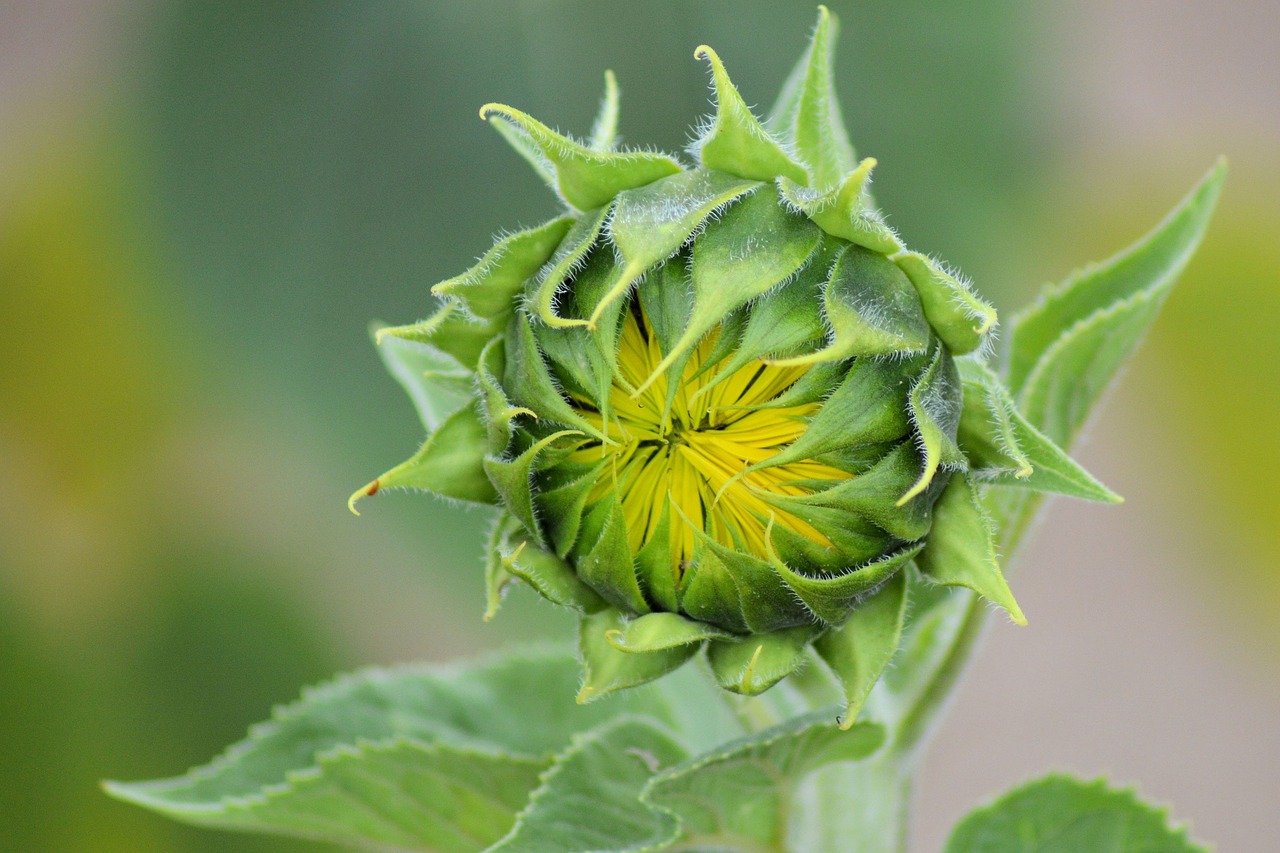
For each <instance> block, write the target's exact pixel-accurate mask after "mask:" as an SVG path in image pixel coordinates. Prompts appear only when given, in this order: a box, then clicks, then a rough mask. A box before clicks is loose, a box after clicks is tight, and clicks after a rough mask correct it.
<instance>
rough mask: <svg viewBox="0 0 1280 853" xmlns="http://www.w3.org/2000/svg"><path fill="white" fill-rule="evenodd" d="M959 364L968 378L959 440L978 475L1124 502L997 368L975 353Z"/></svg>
mask: <svg viewBox="0 0 1280 853" xmlns="http://www.w3.org/2000/svg"><path fill="white" fill-rule="evenodd" d="M956 364H957V366H958V367H959V368H960V374H961V377H962V379H963V382H964V412H963V414H961V416H960V428H959V436H958V441H959V444H960V446H961V449H962V450H963V451H964V453H965V455H966V456H967V457H968V459H969V464H970V466H971V467H972V470H971V475H972V476H973V477H974V479H976V480H979V481H980V482H982V483H985V484H987V485H996V486H1017V487H1020V488H1024V489H1031V490H1033V491H1038V492H1052V493H1054V494H1059V495H1067V496H1069V497H1073V498H1081V499H1083V500H1089V501H1102V502H1104V503H1120V502H1121V498H1120V496H1119V495H1117V494H1116V493H1115V492H1113V491H1111V490H1110V489H1108V488H1107V487H1106V486H1104V485H1103V484H1102V483H1100V482H1098V480H1097V479H1096V478H1095V477H1094V476H1093V475H1092V474H1090V473H1089V472H1088V471H1086V470H1085V469H1084V468H1083V467H1081V465H1080V464H1079V463H1078V462H1076V461H1075V460H1074V459H1072V458H1071V457H1070V456H1068V455H1067V453H1066V451H1064V450H1063V449H1062V448H1061V447H1059V446H1058V445H1056V444H1054V443H1053V441H1051V440H1050V439H1049V437H1048V436H1046V435H1045V434H1044V433H1042V432H1040V431H1039V430H1038V429H1036V428H1035V427H1034V426H1032V425H1031V424H1030V423H1029V422H1028V421H1027V419H1026V418H1025V417H1023V415H1022V413H1021V412H1019V411H1018V409H1017V407H1016V406H1015V405H1014V402H1013V400H1012V398H1010V396H1009V392H1008V390H1007V389H1006V388H1005V386H1004V383H1003V382H1001V381H1000V379H999V377H997V376H996V375H995V373H993V372H992V371H991V370H990V369H989V368H987V367H986V366H985V365H983V364H981V363H980V362H977V361H974V360H972V359H960V360H959V361H957V362H956Z"/></svg>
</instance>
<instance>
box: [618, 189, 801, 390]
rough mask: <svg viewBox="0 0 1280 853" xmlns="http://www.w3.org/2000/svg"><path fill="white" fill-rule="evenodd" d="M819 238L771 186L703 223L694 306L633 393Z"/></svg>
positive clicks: (785, 274) (775, 281)
mask: <svg viewBox="0 0 1280 853" xmlns="http://www.w3.org/2000/svg"><path fill="white" fill-rule="evenodd" d="M818 241H819V232H818V229H817V228H816V227H815V226H814V225H813V223H811V222H809V221H808V220H806V219H804V217H801V216H796V215H795V214H793V213H791V212H789V211H788V210H786V209H785V208H784V207H783V206H782V205H780V204H779V203H778V196H777V193H776V192H775V191H774V189H773V188H772V187H761V188H760V189H759V190H757V191H756V192H754V193H752V194H751V195H750V196H748V197H747V198H745V199H743V200H742V201H740V202H738V203H737V204H735V205H734V206H733V207H731V208H729V209H728V210H727V211H726V212H725V213H724V215H723V216H721V217H720V218H719V220H718V221H716V222H712V223H710V224H709V225H707V227H706V229H705V230H704V231H703V232H702V233H701V234H699V235H698V236H697V237H696V238H694V241H693V273H692V279H693V310H692V312H691V314H690V316H689V318H688V321H687V323H686V325H685V328H684V331H683V333H682V334H681V335H680V338H679V340H677V341H676V343H675V345H674V346H672V347H671V349H669V350H667V351H666V356H665V357H664V358H663V359H662V361H661V363H659V365H658V366H657V367H655V368H654V369H653V372H652V374H651V375H650V376H649V377H648V378H647V379H646V380H645V381H644V382H643V383H642V384H641V385H640V386H639V387H638V388H637V389H636V390H637V393H639V392H640V391H643V390H644V389H645V388H647V387H648V386H649V384H650V383H652V382H653V381H654V380H656V379H657V378H658V377H659V376H661V375H662V374H663V373H664V372H665V371H666V370H667V369H668V368H669V367H670V366H671V365H672V364H675V363H676V362H678V361H680V360H681V359H683V358H684V357H686V356H687V355H688V354H689V353H690V352H691V351H692V350H693V348H694V347H695V346H697V344H698V342H699V341H700V340H702V339H703V338H704V337H705V336H706V335H707V333H708V332H710V331H711V330H712V329H713V328H715V327H716V326H717V325H718V324H719V323H721V322H722V321H724V320H725V318H727V317H728V316H729V315H730V314H731V313H732V312H733V311H735V310H737V309H739V308H741V307H742V306H744V305H746V304H748V303H749V302H751V301H752V300H754V299H756V298H758V297H760V296H762V295H763V294H765V293H767V292H768V291H770V290H773V289H774V288H775V287H777V286H778V285H779V284H781V283H782V282H784V281H786V280H787V279H789V278H791V277H792V276H793V275H795V274H796V273H797V272H799V271H800V269H801V268H803V267H804V266H805V264H807V263H808V262H809V261H810V259H811V258H812V257H813V254H814V251H815V250H816V249H817V248H818Z"/></svg>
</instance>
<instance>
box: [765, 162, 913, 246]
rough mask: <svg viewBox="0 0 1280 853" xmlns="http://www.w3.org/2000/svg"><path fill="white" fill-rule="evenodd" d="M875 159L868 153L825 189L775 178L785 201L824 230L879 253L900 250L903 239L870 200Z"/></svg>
mask: <svg viewBox="0 0 1280 853" xmlns="http://www.w3.org/2000/svg"><path fill="white" fill-rule="evenodd" d="M875 167H876V161H875V159H874V158H872V157H868V158H867V159H865V160H863V161H862V162H861V163H859V164H858V167H857V168H856V169H854V170H853V171H852V172H850V173H849V174H847V175H845V177H844V180H842V181H840V183H839V184H838V185H836V186H833V187H831V188H830V189H827V190H825V191H824V190H821V189H812V188H810V187H805V186H801V185H800V184H797V183H796V182H795V181H792V180H790V179H788V178H779V179H778V189H779V190H781V192H782V197H783V198H784V199H786V201H787V204H789V205H790V206H791V207H793V208H795V209H796V211H798V212H800V213H803V214H804V215H806V216H808V217H809V218H810V219H812V220H813V221H814V222H815V223H817V224H818V226H820V227H821V228H822V230H823V231H825V232H827V233H828V234H830V235H832V236H833V237H839V238H841V239H842V240H848V241H849V242H850V243H853V244H855V245H858V246H862V247H864V248H867V249H870V250H871V251H873V252H877V253H879V254H882V255H892V254H894V253H895V252H898V251H901V249H902V241H901V240H900V239H898V235H897V234H896V233H895V232H894V230H893V229H892V228H890V227H889V224H888V223H887V222H885V221H884V216H883V215H882V214H881V213H880V210H879V208H877V207H876V206H875V203H874V202H873V201H872V200H871V190H870V186H871V170H872V169H874V168H875Z"/></svg>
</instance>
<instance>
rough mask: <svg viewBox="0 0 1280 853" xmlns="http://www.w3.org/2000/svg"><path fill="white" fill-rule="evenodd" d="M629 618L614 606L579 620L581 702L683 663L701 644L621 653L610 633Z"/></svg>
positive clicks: (632, 684) (579, 694)
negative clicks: (611, 640)
mask: <svg viewBox="0 0 1280 853" xmlns="http://www.w3.org/2000/svg"><path fill="white" fill-rule="evenodd" d="M626 623H627V619H626V617H625V616H624V615H623V613H622V612H621V611H619V610H616V609H614V608H606V609H604V610H601V611H599V612H598V613H590V614H587V615H585V616H583V617H582V619H581V620H580V621H579V623H578V652H579V654H580V655H581V657H582V669H583V682H582V689H581V690H579V691H578V704H586V703H587V702H592V701H594V700H596V699H599V698H600V697H601V696H604V695H606V694H609V693H612V692H614V691H615V690H625V689H626V688H628V687H638V686H639V685H641V684H646V683H648V682H650V681H653V680H654V679H655V678H661V677H662V676H664V675H666V674H667V673H669V672H671V671H673V670H675V669H678V668H679V667H681V666H683V665H684V663H685V662H686V661H688V660H689V658H691V657H693V656H694V654H695V653H696V652H697V651H698V645H697V644H692V645H683V646H673V647H672V648H669V649H661V650H659V651H652V652H620V651H618V650H617V649H615V648H614V647H613V645H612V644H610V643H609V640H608V637H607V636H606V635H607V634H608V633H609V632H611V631H621V630H623V629H624V628H625V627H626Z"/></svg>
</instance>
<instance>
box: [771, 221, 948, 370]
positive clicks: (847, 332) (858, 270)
mask: <svg viewBox="0 0 1280 853" xmlns="http://www.w3.org/2000/svg"><path fill="white" fill-rule="evenodd" d="M823 308H824V313H825V315H826V320H827V325H828V326H830V328H831V339H830V343H828V344H827V345H826V346H825V347H823V348H822V349H820V350H818V351H817V352H812V353H806V354H804V355H797V356H791V357H789V358H780V359H777V361H776V363H777V364H780V365H802V364H814V363H815V362H822V361H839V360H841V359H846V358H854V357H857V356H887V355H894V356H900V355H906V354H912V353H918V352H922V351H924V350H925V349H927V348H928V346H929V336H930V331H929V321H928V320H926V319H925V316H924V310H923V309H922V308H921V307H920V297H919V296H918V295H917V294H916V290H915V288H914V287H912V285H911V281H910V279H908V278H907V277H906V275H905V274H904V273H903V272H902V270H900V269H898V267H897V265H895V264H894V263H893V261H890V260H889V259H888V258H886V257H885V256H884V255H881V254H877V253H876V252H873V251H871V250H870V249H864V248H862V247H861V246H846V247H845V249H844V251H842V252H841V253H840V256H839V257H838V258H837V259H836V262H835V266H834V267H832V268H831V278H830V280H829V281H828V282H827V287H826V292H825V293H824V294H823Z"/></svg>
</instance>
